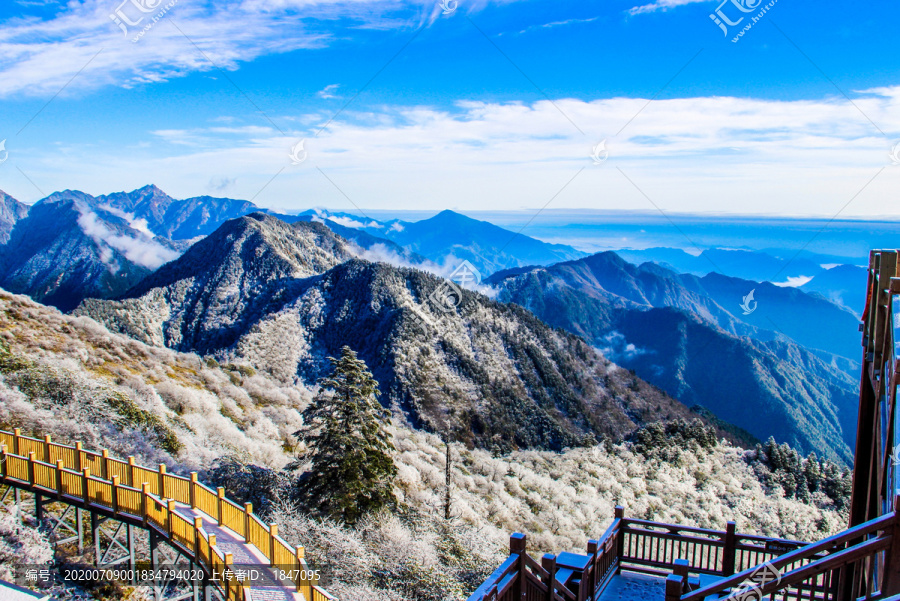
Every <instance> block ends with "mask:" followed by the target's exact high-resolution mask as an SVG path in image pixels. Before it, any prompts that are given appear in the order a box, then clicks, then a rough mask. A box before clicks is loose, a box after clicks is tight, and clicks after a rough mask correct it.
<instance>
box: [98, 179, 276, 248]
mask: <svg viewBox="0 0 900 601" xmlns="http://www.w3.org/2000/svg"><path fill="white" fill-rule="evenodd" d="M96 200H97V202H98V203H100V204H107V205H109V206H112V207H114V208H116V209H120V210H122V211H125V212H128V213H131V214H133V215H134V217H135V218H136V219H145V220H146V221H147V227H148V228H149V229H150V231H152V232H153V233H154V234H156V235H157V236H162V237H164V238H168V239H169V240H190V239H193V238H197V237H198V236H206V235H209V234H211V233H212V232H214V231H215V230H216V229H218V227H219V226H220V225H222V224H223V223H224V222H225V221H227V220H229V219H234V218H235V217H242V216H243V215H248V214H250V213H253V212H256V211H260V210H261V209H260V208H259V207H257V206H256V205H255V204H253V203H252V202H250V201H247V200H235V199H233V198H215V197H212V196H195V197H193V198H186V199H184V200H176V199H174V198H172V197H171V196H169V195H168V194H166V193H165V192H163V191H162V190H160V189H159V188H157V187H156V186H154V185H148V186H144V187H143V188H138V189H137V190H134V191H132V192H115V193H113V194H107V195H104V196H98V197H97V199H96Z"/></svg>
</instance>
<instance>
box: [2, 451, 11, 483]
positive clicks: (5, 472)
mask: <svg viewBox="0 0 900 601" xmlns="http://www.w3.org/2000/svg"><path fill="white" fill-rule="evenodd" d="M7 455H8V453H7V452H6V445H2V446H0V474H2V475H3V479H4V480H6V477H7V476H8V475H9V468H8V467H6V461H7V460H8V459H9V457H7Z"/></svg>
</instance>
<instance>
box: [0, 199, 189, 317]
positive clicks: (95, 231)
mask: <svg viewBox="0 0 900 601" xmlns="http://www.w3.org/2000/svg"><path fill="white" fill-rule="evenodd" d="M175 256H177V252H176V251H175V250H173V249H172V248H171V247H170V246H168V245H164V244H161V243H159V242H158V241H156V240H154V239H153V238H152V237H151V236H148V235H147V234H146V233H145V232H144V231H141V230H137V229H134V228H133V227H132V225H131V223H130V222H129V221H127V220H126V219H123V218H121V217H120V216H118V215H117V214H115V213H110V212H107V211H105V210H103V209H101V208H99V207H98V206H96V203H95V202H94V201H93V199H92V198H91V197H90V196H88V195H85V194H83V193H80V192H71V191H65V192H60V193H56V194H54V195H52V196H49V197H47V198H46V199H44V200H42V201H40V202H38V203H37V204H35V205H34V206H33V207H31V209H30V211H29V212H28V215H27V216H26V217H25V218H24V219H21V220H19V221H18V222H17V223H16V226H15V227H14V228H13V230H12V232H11V234H10V239H9V242H8V243H7V244H6V245H4V246H3V247H0V259H2V260H0V285H2V286H3V287H4V288H6V289H7V290H10V291H11V292H16V293H24V294H28V295H30V296H31V297H32V298H34V299H35V300H38V301H41V302H45V303H47V304H51V305H54V306H56V307H58V308H60V309H62V310H69V309H72V308H74V307H75V306H77V304H78V303H79V302H80V301H81V300H82V299H83V298H85V297H87V296H98V297H111V296H116V295H119V294H122V293H123V292H125V291H126V290H128V289H129V288H131V287H132V286H134V285H135V284H137V283H138V282H139V281H140V280H142V279H143V278H144V277H145V276H146V275H147V274H149V273H150V271H151V270H152V269H155V268H156V267H159V265H161V264H162V263H164V262H165V261H167V260H170V259H172V258H174V257H175Z"/></svg>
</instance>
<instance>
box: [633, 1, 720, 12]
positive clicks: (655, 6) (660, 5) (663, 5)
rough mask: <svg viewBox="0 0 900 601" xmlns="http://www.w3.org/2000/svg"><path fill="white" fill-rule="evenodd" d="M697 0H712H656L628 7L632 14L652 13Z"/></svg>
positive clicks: (694, 2)
mask: <svg viewBox="0 0 900 601" xmlns="http://www.w3.org/2000/svg"><path fill="white" fill-rule="evenodd" d="M697 2H710V0H656V2H652V3H651V4H643V5H641V6H635V7H633V8H630V9H628V14H630V15H640V14H644V13H652V12H656V11H658V10H669V9H671V8H675V7H678V6H684V5H685V4H696V3H697Z"/></svg>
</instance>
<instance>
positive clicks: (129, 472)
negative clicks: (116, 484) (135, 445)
mask: <svg viewBox="0 0 900 601" xmlns="http://www.w3.org/2000/svg"><path fill="white" fill-rule="evenodd" d="M134 467H135V466H134V456H132V455H129V456H128V469H127V470H126V476H125V477H126V478H128V480H127V481H126V484H128V486H130V487H131V488H134Z"/></svg>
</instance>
